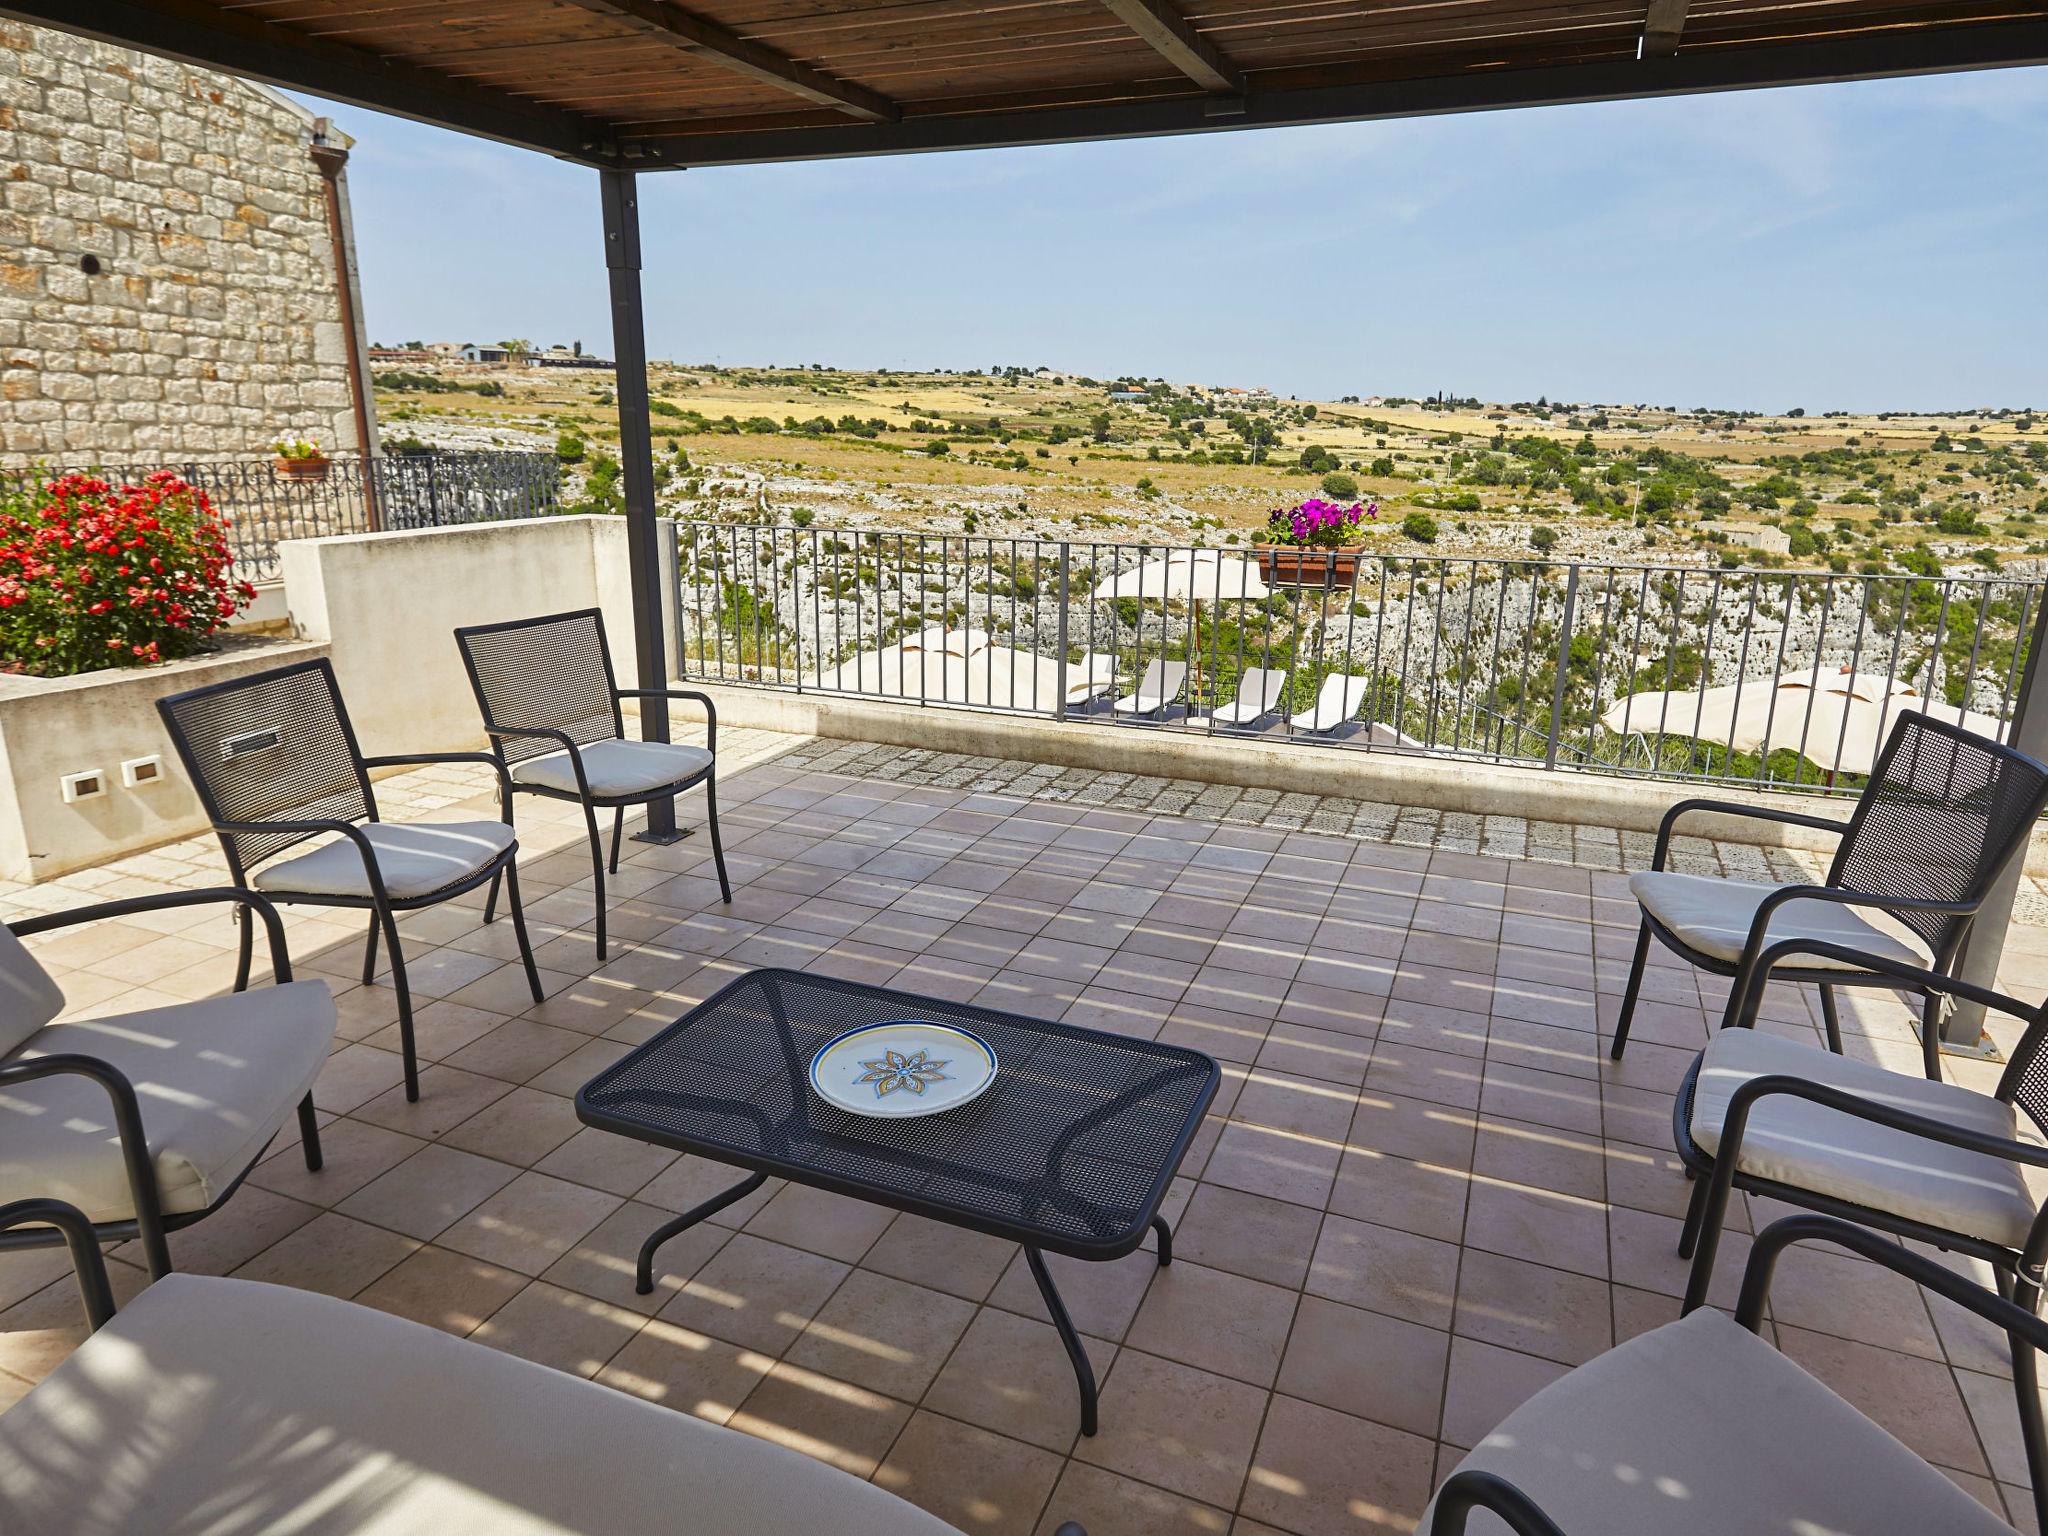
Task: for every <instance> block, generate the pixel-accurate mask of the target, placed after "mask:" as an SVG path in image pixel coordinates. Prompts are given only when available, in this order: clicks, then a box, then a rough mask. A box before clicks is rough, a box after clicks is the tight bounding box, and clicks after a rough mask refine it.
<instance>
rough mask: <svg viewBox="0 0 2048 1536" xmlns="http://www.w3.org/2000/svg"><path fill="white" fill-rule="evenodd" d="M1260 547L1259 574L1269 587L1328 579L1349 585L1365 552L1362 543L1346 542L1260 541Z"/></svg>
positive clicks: (1330, 582)
mask: <svg viewBox="0 0 2048 1536" xmlns="http://www.w3.org/2000/svg"><path fill="white" fill-rule="evenodd" d="M1258 549H1259V575H1260V577H1261V578H1262V579H1263V580H1264V581H1265V583H1266V585H1267V586H1269V587H1272V586H1289V587H1320V586H1323V585H1324V584H1325V583H1327V584H1328V585H1330V586H1332V587H1342V588H1347V589H1348V588H1349V587H1350V586H1351V583H1352V580H1353V579H1354V578H1355V577H1356V575H1357V573H1358V558H1359V556H1360V555H1362V554H1364V553H1365V546H1364V545H1363V544H1347V545H1345V546H1344V547H1343V548H1341V549H1314V548H1307V549H1304V548H1303V547H1302V546H1300V545H1298V544H1261V545H1259V547H1258Z"/></svg>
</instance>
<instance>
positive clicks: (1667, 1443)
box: [1418, 1309, 2012, 1536]
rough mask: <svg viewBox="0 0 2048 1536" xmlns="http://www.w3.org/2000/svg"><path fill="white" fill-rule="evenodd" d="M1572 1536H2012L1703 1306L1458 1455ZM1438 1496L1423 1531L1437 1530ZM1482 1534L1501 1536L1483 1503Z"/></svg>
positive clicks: (1546, 1392)
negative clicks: (1905, 1535) (1510, 1488)
mask: <svg viewBox="0 0 2048 1536" xmlns="http://www.w3.org/2000/svg"><path fill="white" fill-rule="evenodd" d="M1467 1469H1470V1470H1474V1471H1483V1472H1491V1473H1493V1474H1495V1475H1496V1476H1498V1477H1502V1478H1505V1479H1506V1480H1507V1481H1508V1482H1510V1483H1513V1484H1514V1485H1515V1486H1516V1487H1517V1488H1519V1489H1521V1491H1522V1492H1523V1493H1525V1494H1527V1495H1528V1496H1529V1497H1530V1498H1531V1499H1532V1500H1534V1501H1535V1503H1536V1504H1538V1505H1539V1506H1541V1508H1542V1509H1543V1512H1544V1513H1545V1514H1547V1515H1548V1516H1549V1517H1550V1518H1551V1520H1552V1521H1554V1522H1555V1523H1556V1524H1557V1526H1558V1527H1559V1529H1561V1530H1564V1531H1568V1532H1569V1533H1570V1536H1733V1533H1735V1532H1741V1533H1743V1536H1900V1533H1903V1532H1908V1531H1911V1532H1916V1533H1926V1536H1932V1533H1934V1532H1936V1531H1939V1532H1941V1533H1942V1536H2012V1531H2011V1528H2010V1527H2009V1526H2007V1525H2006V1524H2005V1523H2004V1522H2003V1521H2002V1520H2000V1519H1999V1518H1998V1517H1997V1516H1996V1515H1994V1514H1992V1513H1991V1512H1990V1511H1989V1510H1987V1509H1986V1508H1985V1507H1984V1506H1983V1505H1982V1504H1979V1503H1978V1502H1977V1501H1976V1500H1975V1499H1973V1498H1971V1497H1970V1495H1969V1494H1967V1493H1965V1492H1963V1490H1962V1489H1960V1488H1958V1487H1957V1486H1956V1485H1955V1484H1954V1483H1952V1482H1950V1481H1949V1480H1948V1479H1947V1478H1946V1477H1944V1476H1943V1475H1942V1474H1941V1473H1939V1472H1937V1471H1936V1470H1935V1469H1934V1468H1933V1467H1931V1466H1929V1465H1928V1464H1927V1463H1926V1462H1924V1461H1922V1460H1921V1459H1920V1457H1919V1456H1918V1455H1916V1454H1915V1453H1914V1452H1913V1451H1911V1450H1908V1449H1907V1448H1906V1447H1905V1446H1904V1445H1901V1444H1900V1443H1899V1442H1898V1441H1897V1440H1895V1439H1893V1438H1892V1437H1891V1435H1889V1434H1887V1433H1886V1432H1885V1431H1884V1430H1882V1429H1880V1428H1879V1427H1878V1426H1877V1425H1875V1424H1873V1423H1872V1422H1871V1421H1870V1420H1869V1419H1866V1418H1865V1417H1864V1416H1863V1415H1862V1414H1861V1413H1859V1412H1857V1411H1856V1409H1854V1408H1852V1407H1850V1406H1849V1404H1848V1403H1846V1402H1844V1401H1843V1400H1842V1399H1841V1398H1839V1397H1837V1396H1836V1395H1835V1394H1834V1393H1833V1392H1831V1391H1829V1390H1828V1389H1827V1388H1826V1387H1824V1386H1822V1385H1821V1384H1820V1383H1819V1382H1818V1381H1816V1380H1814V1378H1813V1377H1811V1376H1809V1375H1808V1374H1807V1373H1806V1372H1805V1371H1804V1370H1802V1369H1800V1367H1799V1366H1797V1365H1795V1364H1794V1363H1793V1362H1792V1361H1790V1360H1788V1359H1786V1358H1785V1357H1784V1356H1783V1355H1781V1354H1779V1353H1778V1352H1777V1350H1775V1349H1773V1348H1772V1347H1771V1346H1770V1345H1769V1344H1766V1343H1765V1342H1764V1341H1763V1340H1761V1339H1759V1338H1758V1337H1756V1335H1754V1334H1753V1333H1751V1332H1750V1331H1749V1330H1748V1329H1746V1328H1743V1327H1741V1326H1740V1325H1739V1324H1737V1323H1734V1322H1732V1321H1730V1320H1729V1319H1728V1318H1726V1317H1724V1316H1723V1315H1722V1314H1720V1313H1719V1312H1712V1311H1708V1310H1705V1309H1702V1310H1700V1311H1698V1312H1695V1313H1693V1314H1692V1315H1691V1316H1690V1317H1687V1318H1684V1319H1681V1320H1680V1321H1678V1322H1675V1323H1667V1324H1665V1325H1664V1326H1663V1327H1661V1328H1658V1329H1655V1330H1653V1331H1652V1332H1649V1333H1645V1334H1640V1335H1638V1336H1637V1337H1635V1338H1633V1339H1631V1340H1629V1341H1628V1342H1627V1343H1626V1344H1623V1345H1620V1346H1619V1347H1617V1348H1615V1349H1612V1350H1609V1351H1608V1352H1607V1353H1606V1354H1604V1355H1601V1356H1600V1357H1599V1358H1598V1359H1596V1360H1593V1361H1591V1362H1590V1363H1588V1364H1586V1365H1582V1366H1580V1367H1579V1368H1578V1369H1577V1370H1575V1371H1572V1372H1571V1373H1570V1374H1568V1375H1566V1376H1562V1377H1560V1378H1559V1379H1558V1380H1556V1381H1554V1382H1552V1383H1551V1384H1550V1385H1549V1386H1547V1387H1545V1388H1544V1389H1543V1390H1542V1391H1540V1392H1538V1393H1537V1394H1536V1395H1535V1396H1534V1397H1532V1398H1530V1399H1529V1400H1528V1401H1527V1402H1525V1403H1524V1404H1522V1406H1521V1407H1519V1408H1517V1409H1516V1410H1515V1411H1514V1412H1513V1413H1511V1414H1509V1415H1508V1416H1507V1417H1506V1418H1505V1419H1503V1420H1502V1421H1501V1422H1500V1425H1499V1426H1498V1427H1497V1428H1496V1429H1495V1430H1494V1431H1493V1433H1492V1434H1490V1435H1488V1436H1487V1437H1486V1438H1485V1439H1484V1440H1483V1441H1481V1442H1480V1443H1479V1445H1478V1446H1477V1447H1476V1448H1475V1449H1474V1450H1473V1451H1472V1453H1471V1454H1470V1455H1468V1456H1467V1457H1466V1458H1465V1459H1464V1460H1463V1461H1462V1462H1460V1463H1459V1467H1458V1470H1460V1471H1464V1470H1467ZM1434 1515H1435V1505H1434V1504H1432V1505H1431V1507H1430V1510H1429V1512H1428V1513H1426V1514H1424V1515H1423V1517H1422V1524H1421V1525H1420V1526H1419V1527H1418V1529H1419V1530H1421V1531H1423V1532H1427V1531H1428V1530H1429V1528H1430V1521H1431V1519H1432V1518H1433V1517H1434ZM1466 1530H1467V1532H1468V1533H1469V1536H1500V1533H1502V1532H1505V1531H1506V1530H1507V1526H1506V1524H1505V1523H1504V1522H1502V1521H1500V1520H1498V1519H1496V1518H1495V1517H1494V1516H1492V1515H1490V1514H1487V1513H1485V1512H1484V1511H1481V1512H1478V1513H1476V1514H1474V1515H1473V1517H1472V1520H1471V1522H1470V1523H1469V1524H1468V1525H1467V1526H1466Z"/></svg>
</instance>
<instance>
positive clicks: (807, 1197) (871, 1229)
mask: <svg viewBox="0 0 2048 1536" xmlns="http://www.w3.org/2000/svg"><path fill="white" fill-rule="evenodd" d="M894 1219H895V1213H894V1212H892V1211H890V1210H889V1209H888V1208H887V1207H885V1206H879V1205H871V1204H869V1203H868V1202H867V1201H865V1200H854V1199H851V1198H849V1197H847V1196H845V1195H835V1194H830V1193H828V1192H827V1191H825V1190H822V1189H811V1188H807V1187H806V1186H804V1185H801V1184H787V1185H784V1186H783V1188H782V1189H781V1190H780V1191H779V1192H778V1193H777V1194H776V1195H775V1197H774V1198H773V1199H771V1200H770V1201H769V1202H768V1203H767V1204H766V1205H765V1206H763V1207H762V1209H761V1211H760V1214H758V1215H756V1216H754V1217H753V1218H752V1219H750V1220H749V1221H748V1222H747V1226H746V1230H747V1231H748V1232H750V1233H752V1234H753V1235H754V1236H755V1237H765V1238H768V1239H770V1240H772V1241H774V1242H779V1243H788V1244H789V1245H790V1246H791V1247H795V1248H807V1249H809V1250H810V1251H811V1252H813V1253H821V1254H823V1255H825V1257H827V1258H830V1259H838V1260H839V1261H840V1262H842V1263H846V1264H852V1263H856V1262H858V1261H859V1259H860V1256H861V1255H862V1254H864V1253H866V1252H867V1251H868V1249H870V1248H872V1247H873V1246H874V1244H875V1239H876V1238H878V1237H880V1236H881V1235H882V1233H883V1231H884V1230H885V1229H886V1228H887V1227H888V1225H889V1223H890V1222H891V1221H892V1220H894Z"/></svg>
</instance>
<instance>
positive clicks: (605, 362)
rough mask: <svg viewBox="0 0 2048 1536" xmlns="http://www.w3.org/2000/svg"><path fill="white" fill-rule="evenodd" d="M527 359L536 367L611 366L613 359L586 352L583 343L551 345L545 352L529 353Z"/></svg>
mask: <svg viewBox="0 0 2048 1536" xmlns="http://www.w3.org/2000/svg"><path fill="white" fill-rule="evenodd" d="M526 361H527V362H528V364H530V365H531V366H533V367H535V368H609V367H611V366H612V360H611V359H610V358H608V357H591V356H590V355H589V354H587V353H586V352H584V350H583V343H582V342H580V341H579V342H577V343H576V345H575V346H573V347H549V348H548V349H547V351H545V352H533V353H529V354H528V356H527V359H526Z"/></svg>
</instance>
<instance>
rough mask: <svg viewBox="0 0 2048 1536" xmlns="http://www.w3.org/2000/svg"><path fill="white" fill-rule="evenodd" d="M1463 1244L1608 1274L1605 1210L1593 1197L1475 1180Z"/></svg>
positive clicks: (1584, 1272)
mask: <svg viewBox="0 0 2048 1536" xmlns="http://www.w3.org/2000/svg"><path fill="white" fill-rule="evenodd" d="M1465 1242H1466V1245H1467V1246H1468V1247H1470V1248H1475V1249H1484V1250H1485V1251H1487V1252H1489V1253H1505V1254H1509V1255H1520V1256H1523V1257H1526V1258H1533V1259H1537V1260H1539V1261H1541V1262H1542V1263H1545V1264H1549V1265H1551V1266H1553V1267H1554V1268H1557V1269H1569V1270H1573V1271H1575V1272H1577V1273H1578V1274H1582V1275H1594V1276H1597V1277H1598V1278H1600V1279H1602V1280H1605V1279H1606V1278H1607V1208H1606V1206H1604V1205H1603V1204H1601V1203H1600V1202H1599V1201H1597V1200H1581V1199H1578V1198H1576V1197H1574V1196H1571V1195H1562V1194H1557V1193H1554V1192H1552V1191H1550V1190H1547V1189H1532V1188H1530V1187H1529V1186H1528V1185H1525V1184H1507V1183H1502V1182H1501V1181H1499V1180H1497V1179H1483V1178H1474V1179H1473V1181H1472V1190H1471V1194H1470V1196H1469V1197H1468V1199H1467V1201H1466V1205H1465Z"/></svg>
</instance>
